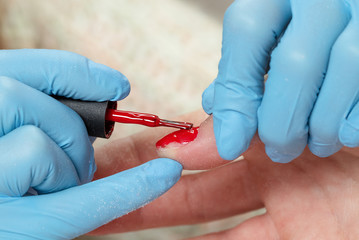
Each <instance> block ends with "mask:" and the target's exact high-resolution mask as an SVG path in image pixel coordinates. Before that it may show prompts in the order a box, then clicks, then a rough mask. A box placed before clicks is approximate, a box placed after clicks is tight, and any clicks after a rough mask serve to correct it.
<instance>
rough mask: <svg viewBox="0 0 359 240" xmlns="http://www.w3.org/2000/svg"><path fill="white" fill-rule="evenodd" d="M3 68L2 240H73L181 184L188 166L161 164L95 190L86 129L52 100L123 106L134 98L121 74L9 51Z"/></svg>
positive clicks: (61, 56)
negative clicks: (60, 98) (119, 102)
mask: <svg viewBox="0 0 359 240" xmlns="http://www.w3.org/2000/svg"><path fill="white" fill-rule="evenodd" d="M0 63H1V64H0V106H1V108H0V109H1V110H0V111H1V114H0V156H1V157H0V213H1V214H0V238H1V239H72V238H74V237H76V236H78V235H81V234H84V233H86V232H88V231H91V230H93V229H94V228H96V227H99V226H101V225H102V224H104V223H107V222H109V221H110V220H113V219H115V218H116V217H119V216H121V215H123V214H126V213H128V212H130V211H132V210H134V209H136V208H138V207H140V206H143V205H144V204H146V203H148V202H149V201H151V200H153V199H154V198H156V197H158V196H159V195H161V194H162V193H164V192H165V191H166V190H167V189H168V188H169V187H171V186H172V185H173V184H174V183H175V182H176V181H177V180H178V178H179V176H180V174H181V169H182V167H181V165H180V164H179V163H177V162H174V161H172V160H169V159H157V160H154V161H152V162H149V163H147V164H145V165H142V166H139V167H136V168H134V169H131V170H128V171H125V172H121V173H118V174H116V175H113V176H111V177H108V178H105V179H101V180H98V181H94V182H91V183H88V182H89V181H91V180H92V178H93V174H94V172H95V170H96V166H95V162H94V151H93V148H92V145H91V142H90V140H89V137H88V135H87V131H86V128H85V126H84V124H83V122H82V120H81V118H80V117H79V116H78V115H77V114H76V113H75V112H73V111H72V110H71V109H69V108H68V107H66V106H65V105H63V104H61V103H59V102H58V101H56V100H55V99H53V98H52V97H50V96H49V95H58V96H64V97H68V98H73V99H82V100H91V101H105V100H112V101H116V100H120V99H122V98H124V97H126V96H127V95H128V93H129V90H130V86H129V83H128V81H127V79H126V78H125V77H124V76H123V75H122V74H121V73H120V72H118V71H116V70H113V69H111V68H109V67H106V66H104V65H102V64H98V63H94V62H92V61H90V60H88V59H87V58H85V57H82V56H79V55H77V54H73V53H69V52H65V51H55V50H2V51H0ZM86 183H87V184H86ZM78 185H81V186H78ZM29 189H30V191H29ZM28 191H29V192H28ZM35 191H36V192H37V193H38V194H39V195H33V193H34V192H35ZM31 192H32V194H30V193H31Z"/></svg>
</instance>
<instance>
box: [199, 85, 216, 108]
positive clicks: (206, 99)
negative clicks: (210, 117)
mask: <svg viewBox="0 0 359 240" xmlns="http://www.w3.org/2000/svg"><path fill="white" fill-rule="evenodd" d="M213 102H214V81H213V82H212V83H211V84H210V85H209V86H208V87H207V88H206V90H204V92H203V93H202V108H203V110H204V111H205V112H206V113H207V114H212V107H213Z"/></svg>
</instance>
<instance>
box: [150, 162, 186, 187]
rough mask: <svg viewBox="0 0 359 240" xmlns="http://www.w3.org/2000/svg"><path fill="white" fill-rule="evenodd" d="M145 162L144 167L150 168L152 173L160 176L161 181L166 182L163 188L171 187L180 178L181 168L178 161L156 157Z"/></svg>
mask: <svg viewBox="0 0 359 240" xmlns="http://www.w3.org/2000/svg"><path fill="white" fill-rule="evenodd" d="M146 164H147V165H148V166H146V168H147V167H148V168H151V169H152V171H153V172H152V174H154V175H156V176H161V178H162V180H163V183H165V184H167V185H166V186H164V188H165V189H167V188H170V187H172V186H173V185H174V184H175V183H176V182H177V181H178V180H179V179H180V177H181V174H182V170H183V167H182V165H181V164H180V163H179V162H177V161H175V160H172V159H169V158H158V159H155V160H152V161H149V162H148V163H146ZM147 170H148V169H147Z"/></svg>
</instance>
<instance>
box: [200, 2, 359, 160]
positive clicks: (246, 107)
mask: <svg viewBox="0 0 359 240" xmlns="http://www.w3.org/2000/svg"><path fill="white" fill-rule="evenodd" d="M358 13H359V5H358V2H357V1H356V0H352V1H342V0H334V1H331V0H330V1H329V0H313V1H301V0H253V1H247V0H237V1H235V2H234V3H233V4H232V5H231V6H230V7H229V9H228V10H227V12H226V14H225V17H224V23H223V46H222V58H221V61H220V63H219V72H218V76H217V78H216V80H215V81H214V82H213V83H212V84H211V85H210V87H209V88H208V89H207V90H206V91H205V92H204V94H203V108H204V109H205V111H206V112H207V113H212V114H213V125H214V133H215V137H216V142H217V147H218V151H219V154H220V155H221V156H222V157H223V158H225V159H228V160H232V159H235V158H236V157H238V156H239V155H240V154H241V153H243V152H244V151H245V150H246V149H247V148H248V146H249V144H250V141H251V139H252V137H253V136H254V134H255V132H256V130H257V129H258V132H259V136H260V139H261V140H262V141H263V143H264V144H265V149H266V153H267V155H268V156H269V157H270V158H271V159H272V160H273V161H275V162H282V163H285V162H289V161H291V160H293V159H295V158H296V157H298V156H299V155H300V154H301V153H302V152H303V150H304V148H305V146H306V145H308V146H309V149H310V151H311V152H312V153H314V154H315V155H317V156H320V157H326V156H330V155H332V154H334V153H335V152H337V151H338V150H339V149H341V148H342V147H343V145H345V146H350V147H356V146H359V131H358V129H359V107H358V106H357V101H358V93H359V90H358V89H359V81H357V79H358V76H359V68H358V64H359V50H358V49H359V44H358V39H359V32H358V30H357V29H358V27H359V22H358V19H357V18H358ZM280 36H282V38H281V39H280V42H279V43H278V39H279V38H280ZM277 44H278V45H277ZM272 49H274V50H273V52H272ZM270 56H271V60H270V71H269V73H268V80H267V82H266V84H265V90H264V83H263V82H264V81H263V76H264V74H265V73H266V69H267V66H268V63H269V59H270Z"/></svg>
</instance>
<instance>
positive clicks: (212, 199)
mask: <svg viewBox="0 0 359 240" xmlns="http://www.w3.org/2000/svg"><path fill="white" fill-rule="evenodd" d="M192 117H193V119H191V118H190V117H186V118H185V120H188V121H189V120H191V121H195V122H196V119H203V115H201V116H200V117H199V118H198V115H197V116H195V115H192ZM191 134H192V133H191V132H188V133H184V132H182V133H181V134H178V132H177V133H176V136H181V137H178V138H177V139H176V138H174V137H173V134H172V136H171V138H172V139H173V141H172V142H170V141H161V143H162V145H161V144H158V147H159V148H158V152H157V153H156V150H155V147H154V144H155V140H154V138H157V139H160V138H161V137H163V135H162V136H160V135H161V134H160V133H159V130H153V129H151V130H148V131H146V132H144V133H140V134H137V135H134V136H133V137H131V138H127V139H122V140H118V141H117V142H114V143H112V145H108V146H107V147H105V148H103V149H99V152H98V153H99V154H100V153H101V152H102V151H103V152H105V153H107V154H101V155H99V158H97V160H98V166H99V170H100V169H101V171H99V172H98V173H97V174H99V175H98V176H97V177H101V176H106V175H107V174H112V172H115V171H117V170H116V169H114V168H112V169H111V168H110V166H114V163H117V166H118V167H117V169H119V170H121V169H122V167H125V168H126V167H129V166H131V163H137V164H138V163H141V162H144V161H147V158H153V157H157V156H158V155H157V154H159V155H160V156H166V157H171V158H175V159H177V160H179V161H180V162H181V163H182V165H183V166H184V168H189V169H208V168H210V169H209V170H208V171H205V172H202V173H197V174H190V175H185V176H183V177H182V179H181V180H180V181H179V182H178V184H176V185H175V186H174V188H172V189H171V190H170V191H169V192H168V193H166V194H165V195H163V196H162V197H160V198H159V199H157V200H155V201H154V202H152V203H151V204H149V205H147V206H146V207H144V208H141V209H139V210H137V211H135V212H133V213H130V214H129V215H126V216H124V217H122V218H119V219H117V220H115V221H113V222H111V223H109V224H108V225H105V226H104V227H102V228H100V229H98V230H96V232H94V233H96V234H103V233H113V232H124V231H130V230H138V229H144V228H153V227H161V226H173V225H182V224H195V223H200V222H207V221H212V220H217V219H222V218H226V217H230V216H234V215H237V214H240V213H245V212H248V211H252V210H255V209H260V208H262V207H265V208H266V210H267V211H266V213H264V214H263V215H259V216H255V217H252V218H250V219H249V220H247V221H245V222H243V223H241V224H239V225H238V226H236V227H234V228H232V229H229V230H226V231H224V232H220V233H213V234H210V235H207V236H202V237H198V238H195V239H201V240H202V239H203V240H212V239H213V240H217V239H228V240H232V239H233V240H237V239H244V240H247V239H248V240H252V239H268V240H271V239H308V240H322V239H323V240H328V239H329V240H337V239H358V238H359V231H358V228H357V220H358V212H359V209H358V208H359V207H358V204H356V202H357V201H358V199H359V190H358V189H359V184H358V182H357V181H356V180H355V179H357V176H358V175H359V161H358V158H359V152H358V151H357V150H353V149H348V148H344V149H342V150H341V151H339V152H338V153H336V154H334V155H332V156H330V157H327V158H318V157H316V156H315V155H313V154H312V153H311V152H310V151H309V150H308V149H306V150H305V151H304V153H303V154H302V155H301V156H300V157H299V158H298V159H296V160H294V161H293V162H291V163H288V164H285V165H282V164H278V163H273V162H272V161H270V160H269V159H268V157H267V156H266V154H265V151H264V145H263V144H262V143H261V142H260V141H259V140H258V139H257V140H254V141H253V142H252V144H251V146H250V147H249V150H248V151H247V152H246V153H245V154H244V159H243V160H240V161H236V162H233V163H230V164H226V165H223V163H226V161H225V160H223V159H221V158H220V157H219V155H218V153H217V150H216V148H215V140H214V133H213V126H212V120H211V119H208V120H207V121H205V122H204V123H203V124H202V125H201V127H200V128H199V131H198V135H197V137H195V138H194V140H193V141H192V142H188V141H187V140H188V139H190V138H191V136H190V135H191ZM166 138H167V140H168V139H170V138H169V137H166ZM174 139H175V140H174ZM186 139H187V140H186ZM134 146H136V147H134ZM124 149H127V150H128V152H127V153H126V154H125V155H124V158H121V157H120V158H119V157H118V154H117V153H118V151H121V152H123V150H124ZM101 156H102V157H101ZM129 159H131V161H129ZM108 163H111V165H109V164H108ZM227 163H228V162H227ZM216 166H220V167H216ZM215 167H216V168H215Z"/></svg>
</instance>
